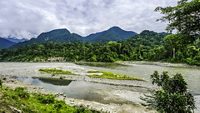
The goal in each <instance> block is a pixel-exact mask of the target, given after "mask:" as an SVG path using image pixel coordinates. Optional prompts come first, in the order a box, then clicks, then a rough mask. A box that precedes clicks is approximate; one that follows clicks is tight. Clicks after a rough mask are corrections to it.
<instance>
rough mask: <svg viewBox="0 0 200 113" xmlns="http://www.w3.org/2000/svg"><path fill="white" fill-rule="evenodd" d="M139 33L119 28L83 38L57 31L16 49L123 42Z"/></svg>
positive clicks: (44, 34)
mask: <svg viewBox="0 0 200 113" xmlns="http://www.w3.org/2000/svg"><path fill="white" fill-rule="evenodd" d="M136 34H137V33H135V32H132V31H125V30H123V29H121V28H119V27H112V28H110V29H108V30H106V31H103V32H98V33H94V34H91V35H89V36H86V37H82V36H80V35H78V34H76V33H70V31H68V30H67V29H55V30H52V31H49V32H45V33H41V34H40V35H39V36H38V37H37V38H32V39H31V40H28V41H25V42H22V43H18V44H16V46H14V47H19V46H23V45H30V44H36V43H45V42H108V41H121V40H126V39H128V38H130V37H133V36H135V35H136Z"/></svg>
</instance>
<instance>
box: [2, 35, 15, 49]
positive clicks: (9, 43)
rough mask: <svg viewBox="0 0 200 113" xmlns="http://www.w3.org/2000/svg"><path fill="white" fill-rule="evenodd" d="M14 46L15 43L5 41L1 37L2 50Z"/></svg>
mask: <svg viewBox="0 0 200 113" xmlns="http://www.w3.org/2000/svg"><path fill="white" fill-rule="evenodd" d="M14 44H15V43H14V42H11V41H9V40H7V39H4V38H1V37H0V49H4V48H8V47H11V46H12V45H14Z"/></svg>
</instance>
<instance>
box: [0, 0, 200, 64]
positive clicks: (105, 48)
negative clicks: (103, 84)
mask: <svg viewBox="0 0 200 113" xmlns="http://www.w3.org/2000/svg"><path fill="white" fill-rule="evenodd" d="M156 11H159V12H160V13H162V14H164V16H163V18H161V19H159V20H161V21H168V22H169V24H168V27H167V30H168V31H169V32H172V31H174V30H175V31H176V34H167V33H156V32H153V31H148V30H145V31H143V32H142V33H140V34H138V35H135V36H133V37H132V38H129V39H127V40H124V41H110V42H105V43H83V42H63V43H62V42H51V41H49V42H45V43H40V44H31V45H26V46H22V47H18V48H10V49H2V50H0V61H49V60H61V61H91V62H115V61H141V60H145V61H167V62H178V63H179V62H183V63H188V64H194V65H200V27H199V26H200V2H199V0H192V1H187V0H181V1H179V2H178V5H177V6H173V7H166V8H162V7H158V8H156Z"/></svg>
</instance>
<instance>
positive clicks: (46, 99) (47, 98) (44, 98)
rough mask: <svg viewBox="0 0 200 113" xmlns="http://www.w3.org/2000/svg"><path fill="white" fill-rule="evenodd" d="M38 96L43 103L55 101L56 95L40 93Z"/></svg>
mask: <svg viewBox="0 0 200 113" xmlns="http://www.w3.org/2000/svg"><path fill="white" fill-rule="evenodd" d="M37 98H38V100H39V101H40V103H42V104H53V103H54V102H55V97H54V96H53V95H46V96H43V95H38V97H37Z"/></svg>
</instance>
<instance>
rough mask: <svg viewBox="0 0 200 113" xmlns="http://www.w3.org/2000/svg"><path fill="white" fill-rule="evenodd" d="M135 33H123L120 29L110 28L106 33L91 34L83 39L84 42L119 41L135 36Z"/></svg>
mask: <svg viewBox="0 0 200 113" xmlns="http://www.w3.org/2000/svg"><path fill="white" fill-rule="evenodd" d="M136 34H137V33H135V32H132V31H125V30H123V29H121V28H120V27H116V26H115V27H112V28H110V29H108V30H106V31H103V32H98V33H95V34H91V35H89V36H87V37H85V41H86V42H107V41H121V40H126V39H128V38H130V37H133V36H135V35H136Z"/></svg>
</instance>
